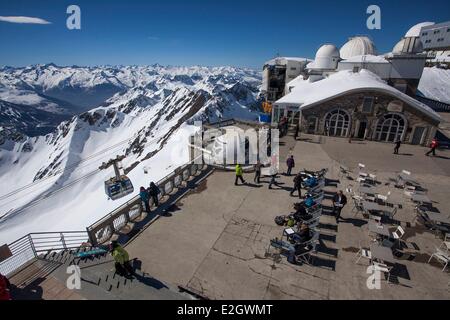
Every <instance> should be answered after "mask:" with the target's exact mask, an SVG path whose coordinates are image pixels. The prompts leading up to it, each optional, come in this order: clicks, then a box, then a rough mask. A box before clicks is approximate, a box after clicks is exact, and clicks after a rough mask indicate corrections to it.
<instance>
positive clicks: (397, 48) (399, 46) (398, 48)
mask: <svg viewBox="0 0 450 320" xmlns="http://www.w3.org/2000/svg"><path fill="white" fill-rule="evenodd" d="M404 46H405V38H403V39H401V40H400V41H399V42H397V44H396V45H395V46H394V48H393V49H392V53H402V51H403V47H404Z"/></svg>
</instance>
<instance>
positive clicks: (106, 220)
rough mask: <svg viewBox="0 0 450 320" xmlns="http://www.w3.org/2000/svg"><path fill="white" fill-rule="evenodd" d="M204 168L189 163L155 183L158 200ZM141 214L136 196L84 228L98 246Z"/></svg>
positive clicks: (151, 200) (184, 183) (202, 165)
mask: <svg viewBox="0 0 450 320" xmlns="http://www.w3.org/2000/svg"><path fill="white" fill-rule="evenodd" d="M206 167H207V166H206V165H204V164H195V163H194V161H191V162H190V163H188V164H185V165H183V166H181V167H179V168H177V169H176V170H175V171H173V172H172V173H170V174H168V175H167V176H165V177H164V178H162V179H161V180H159V181H158V182H157V183H156V185H157V186H158V187H159V189H160V190H161V193H160V194H159V195H158V197H159V199H161V198H163V197H164V196H166V195H170V194H172V193H173V192H174V191H175V190H177V189H179V188H180V187H184V186H185V185H186V183H187V181H189V180H190V179H191V178H192V177H194V176H196V175H197V174H199V173H200V172H201V171H203V170H204V169H206ZM152 205H153V199H150V206H152ZM142 214H143V206H142V201H141V199H140V197H139V195H137V196H135V197H134V198H133V199H131V200H129V201H127V202H126V203H124V204H123V205H121V206H120V207H118V208H117V209H115V210H113V211H112V212H110V213H109V214H108V215H106V216H105V217H103V218H101V219H100V220H98V221H97V222H95V223H93V224H92V225H90V226H89V227H87V228H86V229H87V233H88V235H89V241H90V243H91V244H92V245H93V246H98V245H100V244H103V243H105V242H107V241H109V240H110V239H111V238H112V236H113V235H114V234H118V233H120V231H121V230H122V229H123V228H125V227H126V226H127V225H128V224H129V223H133V222H135V221H137V220H138V219H140V218H141V217H142Z"/></svg>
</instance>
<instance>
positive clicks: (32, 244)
mask: <svg viewBox="0 0 450 320" xmlns="http://www.w3.org/2000/svg"><path fill="white" fill-rule="evenodd" d="M28 241H29V242H30V246H31V249H32V250H33V254H34V257H35V258H37V252H36V248H35V247H34V243H33V238H32V237H31V234H30V233H29V234H28Z"/></svg>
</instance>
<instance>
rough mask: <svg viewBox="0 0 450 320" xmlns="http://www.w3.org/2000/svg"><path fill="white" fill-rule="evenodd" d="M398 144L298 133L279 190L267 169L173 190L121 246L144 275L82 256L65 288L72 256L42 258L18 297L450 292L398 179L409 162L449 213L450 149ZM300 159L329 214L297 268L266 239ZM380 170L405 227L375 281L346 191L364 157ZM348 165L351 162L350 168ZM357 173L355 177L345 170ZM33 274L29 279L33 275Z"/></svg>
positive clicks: (284, 206) (353, 185)
mask: <svg viewBox="0 0 450 320" xmlns="http://www.w3.org/2000/svg"><path fill="white" fill-rule="evenodd" d="M393 147H394V146H393V145H391V144H386V143H379V142H370V141H356V140H354V141H352V143H349V142H348V140H347V139H341V138H332V137H325V138H322V139H320V140H319V139H317V137H315V136H308V135H303V134H302V135H301V137H300V139H299V140H298V141H295V140H294V138H293V137H292V134H291V133H289V135H288V136H287V137H284V138H282V139H281V143H280V162H281V163H280V165H281V172H280V174H279V175H278V177H277V182H278V186H274V187H273V189H268V182H269V180H270V179H269V178H268V177H263V178H262V179H261V184H259V185H258V184H256V183H254V182H253V173H244V179H245V180H246V182H247V184H246V185H238V186H235V185H234V178H235V177H234V172H229V171H222V170H219V169H215V170H213V171H211V172H208V173H207V174H206V173H204V174H202V175H201V176H199V177H197V178H195V179H194V180H192V182H191V183H190V184H189V186H188V187H187V189H186V190H185V191H183V192H182V193H181V191H180V194H179V196H177V197H169V199H168V200H167V202H165V203H164V204H163V205H162V207H161V208H159V209H158V210H156V211H154V213H153V214H154V216H153V217H152V218H151V219H149V220H148V221H147V220H146V224H145V225H142V227H140V228H139V229H138V230H137V231H135V232H132V233H131V234H130V235H129V236H128V237H125V238H123V239H126V240H127V241H126V243H125V249H126V250H127V251H128V252H129V254H130V258H131V259H134V260H133V266H134V267H135V269H136V270H137V276H136V277H135V279H134V280H133V281H129V280H125V279H124V278H118V276H117V275H115V274H114V270H113V269H114V264H113V262H112V258H111V256H110V255H103V256H100V257H97V258H94V259H91V260H88V261H86V262H82V263H80V267H81V276H82V278H83V281H82V289H81V290H68V289H67V288H66V286H65V281H66V280H65V279H66V278H67V276H68V275H67V274H66V267H67V266H68V265H69V264H70V261H71V260H70V257H69V254H68V253H61V254H58V255H56V256H54V257H52V258H48V257H47V258H42V259H40V260H37V261H35V262H34V263H32V264H31V265H29V266H27V267H26V268H25V269H23V270H22V271H21V272H20V273H18V274H16V275H15V276H13V277H11V282H12V283H13V284H15V285H16V286H17V287H18V289H15V290H13V296H14V295H15V294H16V297H17V298H18V299H136V298H138V299H197V298H205V299H299V300H305V299H385V300H399V299H421V300H422V299H435V300H438V299H450V277H449V268H447V269H445V270H444V271H442V267H443V265H442V264H440V263H439V262H438V261H437V260H431V262H430V263H428V261H429V259H430V257H431V255H432V254H433V253H434V252H435V251H436V248H437V247H440V246H441V245H442V243H443V240H442V239H441V238H440V237H439V235H438V234H437V233H435V232H433V231H432V230H430V229H429V228H427V226H425V225H423V224H422V223H421V222H419V221H418V220H417V219H416V212H415V210H414V204H413V202H412V201H411V199H409V198H407V197H406V196H405V193H404V190H403V189H398V188H396V187H395V186H394V184H395V183H394V182H393V181H392V177H395V176H396V175H398V173H399V172H401V171H402V170H408V171H411V172H412V174H413V176H414V178H415V179H416V180H418V181H419V182H420V183H421V185H424V186H426V188H427V189H428V193H427V195H428V196H429V197H430V199H431V201H432V204H433V206H434V207H435V208H437V209H438V210H439V211H441V212H442V213H447V214H450V211H449V210H450V209H449V208H450V199H449V198H448V190H449V187H450V165H449V164H450V151H448V150H445V151H444V150H439V151H438V156H437V157H426V156H425V155H424V154H425V153H426V151H427V149H426V148H423V147H419V146H411V145H403V146H402V147H401V149H400V154H399V155H393V154H392V152H393ZM289 154H292V155H294V158H295V162H296V166H295V168H294V170H293V172H297V171H299V170H301V169H308V170H319V169H322V168H328V169H329V170H328V173H327V175H326V186H325V188H324V190H325V200H324V202H323V215H322V216H321V218H320V224H319V226H318V230H319V231H320V238H319V245H318V248H317V252H316V253H313V254H312V255H313V257H314V259H313V260H312V263H311V265H308V264H292V263H290V262H288V261H287V259H286V257H284V256H282V255H278V254H276V253H269V252H268V248H269V244H270V240H272V239H274V238H281V237H282V234H283V229H284V227H281V226H277V225H276V224H275V222H274V218H275V216H279V215H287V214H289V213H291V212H293V207H292V206H293V204H294V203H295V202H299V199H298V197H297V196H295V197H291V196H290V194H289V192H290V190H291V188H292V185H293V176H286V175H284V171H285V170H286V164H285V163H284V162H285V159H286V157H287V156H288V155H289ZM360 163H363V164H365V166H366V169H367V171H369V172H370V173H371V174H374V175H376V180H377V181H378V183H377V185H376V188H377V190H378V191H379V193H380V194H387V193H388V192H391V195H390V200H391V201H392V202H393V203H396V204H399V207H398V211H397V213H396V215H395V217H394V218H393V225H392V226H391V227H390V228H391V229H393V230H395V227H394V226H395V225H400V226H401V227H402V228H403V229H404V230H405V234H404V236H403V237H402V238H401V245H400V248H399V249H395V250H394V251H393V259H394V263H393V268H392V270H391V273H390V274H391V276H390V279H389V283H388V282H387V281H386V280H387V279H385V277H384V276H382V277H381V280H382V281H381V288H380V289H379V290H377V289H374V290H371V289H369V288H368V287H367V279H368V277H369V274H367V267H368V266H369V264H368V262H367V261H365V260H361V261H360V262H359V263H358V264H356V263H355V261H356V254H357V252H358V251H359V249H360V247H361V246H362V247H369V246H370V245H371V243H372V241H371V238H370V236H369V219H368V217H366V216H364V215H363V214H355V211H354V205H353V202H352V198H351V194H350V190H354V191H357V190H358V182H357V181H356V178H357V177H358V164H360ZM342 166H344V167H346V168H348V169H349V171H350V173H349V174H343V173H342V170H341V169H340V168H341V167H342ZM349 177H350V178H349ZM338 190H343V191H344V193H345V194H346V195H347V198H348V204H347V206H345V207H344V209H343V211H342V215H341V217H342V220H341V222H340V223H339V224H337V223H336V221H335V217H334V215H333V213H332V201H331V198H332V197H333V196H334V194H335V193H336V192H337V191H338ZM119 238H120V237H119ZM26 279H28V280H26Z"/></svg>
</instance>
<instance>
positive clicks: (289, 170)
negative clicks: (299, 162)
mask: <svg viewBox="0 0 450 320" xmlns="http://www.w3.org/2000/svg"><path fill="white" fill-rule="evenodd" d="M286 166H287V172H286V174H287V175H288V176H290V175H291V174H292V168H294V167H295V160H294V156H293V155H291V156H290V157H289V158H287V160H286Z"/></svg>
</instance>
